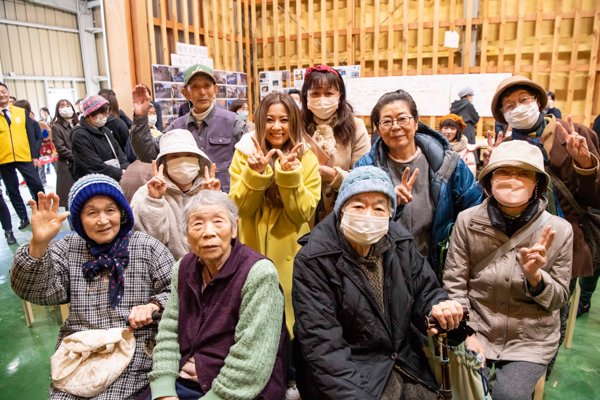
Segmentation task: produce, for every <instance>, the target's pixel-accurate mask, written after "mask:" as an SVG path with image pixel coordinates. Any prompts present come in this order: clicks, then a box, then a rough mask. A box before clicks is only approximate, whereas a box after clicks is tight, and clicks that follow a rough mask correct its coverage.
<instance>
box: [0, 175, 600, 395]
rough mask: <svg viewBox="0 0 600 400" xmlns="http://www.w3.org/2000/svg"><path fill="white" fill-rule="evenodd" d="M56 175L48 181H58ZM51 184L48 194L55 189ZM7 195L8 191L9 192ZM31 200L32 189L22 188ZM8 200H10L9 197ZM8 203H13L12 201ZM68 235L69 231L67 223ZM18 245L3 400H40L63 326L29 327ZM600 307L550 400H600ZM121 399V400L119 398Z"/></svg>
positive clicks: (4, 283)
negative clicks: (17, 287)
mask: <svg viewBox="0 0 600 400" xmlns="http://www.w3.org/2000/svg"><path fill="white" fill-rule="evenodd" d="M54 179H55V175H50V176H48V181H54ZM52 189H53V188H52V186H51V185H48V186H47V187H46V191H47V192H48V191H50V190H52ZM3 192H4V190H3ZM21 193H22V195H23V198H24V199H27V198H29V194H28V191H27V189H26V188H22V189H21ZM5 199H6V196H5ZM6 201H7V204H8V203H9V202H8V199H6ZM9 208H10V209H11V213H12V214H13V226H14V231H15V236H16V237H17V240H18V242H19V243H20V244H21V243H25V242H26V241H28V240H29V238H30V237H31V228H30V227H29V228H27V229H26V230H23V231H18V230H17V229H16V226H17V225H18V220H17V217H16V215H15V214H14V210H13V209H12V207H11V206H10V205H9ZM63 230H68V224H67V223H66V222H65V224H64V225H63ZM17 248H18V245H14V246H10V247H9V246H8V245H7V244H6V241H5V240H4V239H3V238H0V304H1V305H2V308H1V311H0V399H11V400H38V399H40V400H41V399H47V398H48V394H47V393H48V386H49V385H50V356H51V355H52V354H53V353H54V346H55V344H56V337H57V335H58V329H59V325H60V323H61V321H62V320H61V315H60V309H59V308H58V307H41V306H35V305H34V306H33V314H34V318H35V321H34V323H33V327H32V328H28V327H27V325H26V323H25V314H24V312H23V302H22V301H21V299H19V298H18V297H17V296H16V295H15V294H14V293H13V291H12V289H11V287H10V282H9V276H8V270H9V268H10V264H11V261H12V257H13V254H14V252H15V251H16V250H17ZM596 296H597V297H598V299H597V304H600V294H596ZM599 382H600V306H596V308H594V307H592V309H591V311H590V313H589V314H588V315H585V316H583V317H581V318H579V319H578V320H577V325H576V328H575V336H574V338H573V347H572V348H571V349H566V348H564V347H563V348H561V351H560V354H559V357H558V361H557V363H556V367H555V369H554V371H553V372H552V376H551V377H550V379H549V381H548V382H546V390H545V393H544V399H545V400H559V399H560V400H564V399H568V400H597V399H600V384H599ZM115 400H117V399H115Z"/></svg>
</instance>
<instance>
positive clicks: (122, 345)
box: [50, 328, 135, 397]
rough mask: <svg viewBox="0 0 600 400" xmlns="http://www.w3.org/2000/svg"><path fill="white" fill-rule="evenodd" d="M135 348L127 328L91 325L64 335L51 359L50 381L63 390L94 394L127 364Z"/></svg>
mask: <svg viewBox="0 0 600 400" xmlns="http://www.w3.org/2000/svg"><path fill="white" fill-rule="evenodd" d="M134 352H135V337H134V336H133V333H132V332H130V331H129V329H122V328H113V329H107V330H103V329H93V330H89V331H83V332H77V333H74V334H72V335H69V336H67V337H66V338H64V339H63V341H62V343H61V344H60V347H59V348H58V350H56V353H54V355H53V356H52V358H51V359H50V366H51V369H52V383H53V384H54V387H55V388H56V389H58V390H62V391H63V392H66V393H70V394H72V395H75V396H80V397H93V396H96V395H98V394H99V393H101V392H102V391H104V390H105V389H106V388H107V387H108V386H110V385H111V384H112V383H113V382H114V381H115V379H117V378H118V377H119V375H121V373H122V372H123V371H124V370H125V368H127V365H129V362H130V361H131V359H132V357H133V353H134Z"/></svg>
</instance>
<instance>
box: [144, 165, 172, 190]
mask: <svg viewBox="0 0 600 400" xmlns="http://www.w3.org/2000/svg"><path fill="white" fill-rule="evenodd" d="M164 168H165V166H164V165H161V166H160V167H159V168H156V161H152V179H150V180H149V181H148V183H147V184H146V186H148V196H150V197H152V198H153V199H162V197H163V196H164V195H165V192H166V191H167V181H166V180H165V176H164V175H163V170H164Z"/></svg>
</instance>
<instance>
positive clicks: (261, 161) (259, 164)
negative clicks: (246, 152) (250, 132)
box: [248, 136, 277, 174]
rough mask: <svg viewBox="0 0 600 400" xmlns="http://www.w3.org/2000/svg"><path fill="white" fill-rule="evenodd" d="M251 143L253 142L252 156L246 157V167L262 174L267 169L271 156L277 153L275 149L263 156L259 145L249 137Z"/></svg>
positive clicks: (253, 138) (254, 139)
mask: <svg viewBox="0 0 600 400" xmlns="http://www.w3.org/2000/svg"><path fill="white" fill-rule="evenodd" d="M250 138H251V139H252V141H253V142H254V150H255V151H254V154H251V155H250V156H249V157H248V166H249V167H250V168H252V170H254V171H256V172H258V173H259V174H262V173H264V172H265V170H266V169H267V165H269V161H270V160H271V157H273V154H275V152H276V151H277V150H276V149H271V151H269V152H268V153H267V155H266V156H265V154H264V153H263V151H262V150H261V149H260V145H259V144H258V141H257V140H256V138H255V137H254V136H250Z"/></svg>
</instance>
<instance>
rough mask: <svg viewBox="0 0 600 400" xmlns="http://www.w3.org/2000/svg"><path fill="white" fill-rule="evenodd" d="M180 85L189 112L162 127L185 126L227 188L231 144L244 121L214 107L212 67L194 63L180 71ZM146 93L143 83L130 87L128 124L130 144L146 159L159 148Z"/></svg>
mask: <svg viewBox="0 0 600 400" xmlns="http://www.w3.org/2000/svg"><path fill="white" fill-rule="evenodd" d="M183 82H184V88H183V90H182V91H181V93H183V95H184V96H185V98H186V99H187V100H188V101H189V102H191V103H192V105H193V107H192V109H191V110H190V112H189V113H187V114H186V115H184V116H182V117H179V118H177V119H176V120H175V121H173V123H172V124H171V125H170V126H169V127H167V129H165V131H164V132H165V133H166V132H169V131H170V130H172V129H186V130H188V131H190V132H192V135H193V136H194V139H195V140H196V144H197V145H198V148H199V149H200V150H201V151H203V152H204V153H205V154H206V155H207V156H208V157H209V158H210V160H211V161H212V162H213V163H214V164H216V178H217V179H219V180H220V181H221V186H222V188H223V190H224V191H225V192H229V165H230V164H231V160H232V158H233V153H234V151H235V147H234V146H235V144H236V143H237V142H238V141H239V140H240V138H241V137H242V135H243V134H244V133H245V132H246V123H245V122H244V120H243V119H242V118H241V117H240V116H239V115H237V114H236V113H232V112H229V111H227V110H223V109H221V108H218V107H215V102H214V99H215V96H216V94H217V92H218V91H219V86H218V85H217V84H216V83H215V78H214V76H213V70H212V69H211V68H209V67H206V66H204V65H200V64H196V65H192V66H191V67H189V68H188V69H186V70H185V71H184V73H183ZM149 108H150V96H149V95H148V91H147V90H146V88H145V87H144V86H143V85H137V86H136V87H135V89H134V90H133V110H134V112H135V118H134V121H133V126H132V127H131V133H130V135H131V146H132V147H133V150H134V152H135V154H136V156H137V157H138V158H139V159H140V160H141V161H143V162H147V163H150V162H152V161H153V160H155V159H156V156H157V155H158V152H159V145H158V142H159V140H160V137H158V138H153V137H152V135H151V134H150V127H149V125H148V109H149Z"/></svg>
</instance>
